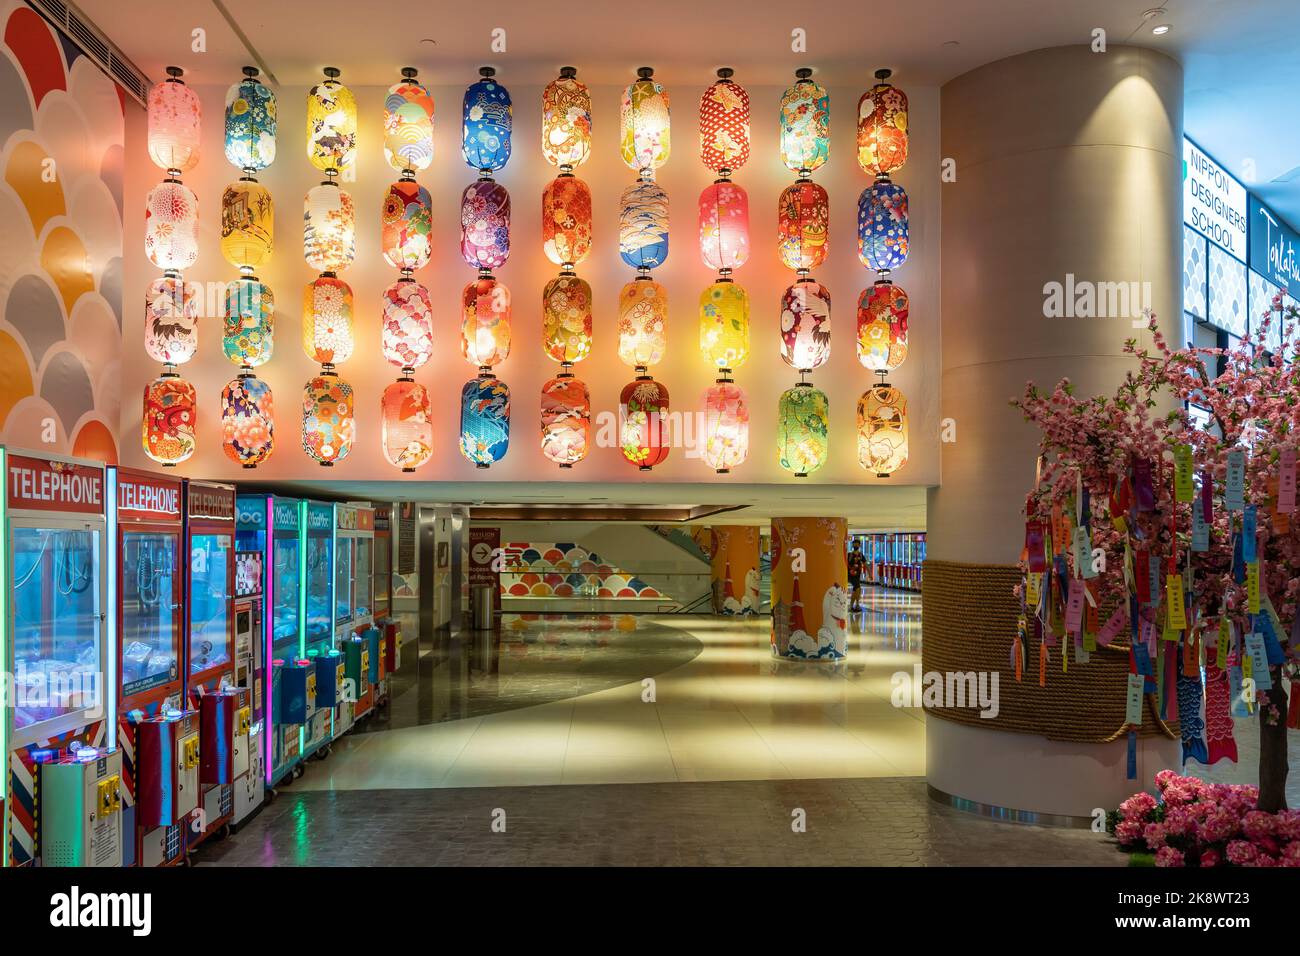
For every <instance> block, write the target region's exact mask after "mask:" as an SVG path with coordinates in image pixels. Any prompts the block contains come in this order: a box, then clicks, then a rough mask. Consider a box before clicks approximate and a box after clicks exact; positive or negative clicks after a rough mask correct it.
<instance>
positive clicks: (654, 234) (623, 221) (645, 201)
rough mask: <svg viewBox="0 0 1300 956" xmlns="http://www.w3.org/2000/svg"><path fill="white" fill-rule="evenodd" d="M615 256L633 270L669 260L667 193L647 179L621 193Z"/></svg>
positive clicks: (650, 266)
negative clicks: (617, 255) (616, 253)
mask: <svg viewBox="0 0 1300 956" xmlns="http://www.w3.org/2000/svg"><path fill="white" fill-rule="evenodd" d="M618 254H619V256H620V257H621V258H622V260H623V261H624V262H626V263H627V264H628V265H629V266H631V267H632V268H633V269H653V268H654V267H655V266H661V265H663V264H664V262H665V261H666V260H667V258H668V194H667V193H666V192H664V191H663V188H662V187H660V186H659V184H658V183H656V182H654V181H653V180H650V179H638V180H637V181H636V182H634V183H633V184H632V185H631V186H628V187H627V189H625V190H623V196H622V198H621V200H620V205H619V214H618Z"/></svg>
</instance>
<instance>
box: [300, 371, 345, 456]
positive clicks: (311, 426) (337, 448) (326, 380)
mask: <svg viewBox="0 0 1300 956" xmlns="http://www.w3.org/2000/svg"><path fill="white" fill-rule="evenodd" d="M352 402H353V397H352V386H351V385H349V384H348V383H347V382H345V381H343V380H342V379H341V378H339V377H338V376H337V375H334V374H329V375H317V376H315V377H313V378H312V379H311V380H310V381H308V382H307V386H306V388H304V389H303V392H302V450H303V451H305V452H306V453H307V455H308V457H309V458H311V459H312V460H313V461H315V462H317V463H318V464H320V465H323V466H327V467H328V466H331V465H333V464H334V463H335V462H336V461H342V460H343V459H344V458H346V457H348V455H349V454H350V453H351V451H352V443H353V441H354V440H355V439H356V409H355V408H354V407H353V404H352Z"/></svg>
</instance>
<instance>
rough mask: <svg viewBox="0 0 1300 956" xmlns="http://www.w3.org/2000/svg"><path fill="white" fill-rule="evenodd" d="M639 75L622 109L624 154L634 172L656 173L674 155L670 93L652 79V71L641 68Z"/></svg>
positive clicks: (627, 90)
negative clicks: (670, 119)
mask: <svg viewBox="0 0 1300 956" xmlns="http://www.w3.org/2000/svg"><path fill="white" fill-rule="evenodd" d="M636 75H637V80H636V82H635V83H633V84H632V85H631V86H629V87H628V88H627V89H625V90H624V91H623V101H622V103H621V105H620V108H619V132H620V134H621V150H620V152H621V153H622V156H623V162H625V163H627V165H628V166H629V167H630V168H632V169H635V170H638V171H649V170H655V169H658V168H659V167H660V166H662V165H663V164H664V163H666V162H668V156H669V154H670V153H671V152H672V129H671V126H670V123H669V114H668V93H667V91H665V90H664V88H663V87H662V86H660V85H659V84H658V83H656V82H655V81H654V80H653V79H652V77H653V76H654V70H652V69H651V68H650V67H648V66H643V67H641V68H640V69H638V70H637V71H636Z"/></svg>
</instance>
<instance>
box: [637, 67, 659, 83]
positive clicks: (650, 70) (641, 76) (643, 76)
mask: <svg viewBox="0 0 1300 956" xmlns="http://www.w3.org/2000/svg"><path fill="white" fill-rule="evenodd" d="M654 75H655V68H654V67H653V66H638V67H637V68H636V78H637V79H638V80H648V79H650V78H651V77H653V76H654Z"/></svg>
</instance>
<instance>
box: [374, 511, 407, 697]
mask: <svg viewBox="0 0 1300 956" xmlns="http://www.w3.org/2000/svg"><path fill="white" fill-rule="evenodd" d="M374 508H375V612H374V613H375V627H377V628H379V635H380V638H379V682H378V684H376V686H375V706H382V705H384V704H387V703H388V700H389V684H390V682H391V680H392V673H393V671H395V670H397V668H398V667H399V666H401V653H402V627H401V625H400V624H399V623H398V622H397V618H396V617H394V616H393V506H392V505H391V504H376V505H375V506H374Z"/></svg>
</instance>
